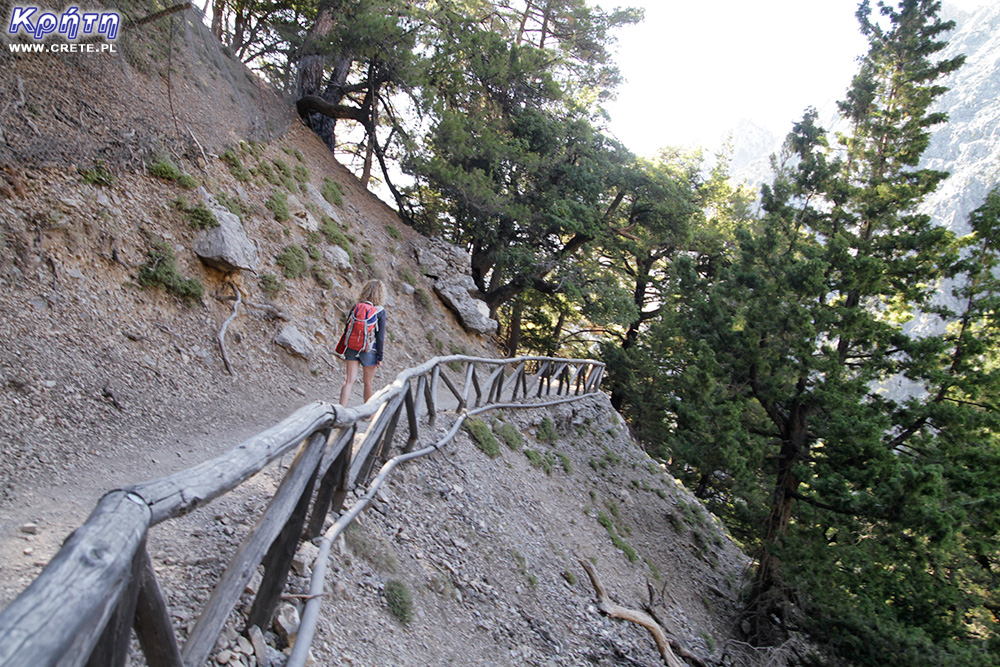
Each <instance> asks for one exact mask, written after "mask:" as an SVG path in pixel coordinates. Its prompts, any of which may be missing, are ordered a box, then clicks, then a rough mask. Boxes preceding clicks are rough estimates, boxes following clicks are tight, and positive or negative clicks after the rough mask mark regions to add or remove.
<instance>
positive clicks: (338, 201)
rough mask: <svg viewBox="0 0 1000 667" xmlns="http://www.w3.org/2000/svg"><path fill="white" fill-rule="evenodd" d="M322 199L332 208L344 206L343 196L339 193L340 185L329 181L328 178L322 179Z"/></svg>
mask: <svg viewBox="0 0 1000 667" xmlns="http://www.w3.org/2000/svg"><path fill="white" fill-rule="evenodd" d="M322 193H323V199H325V200H327V201H328V202H330V203H331V204H333V205H334V206H343V205H344V194H343V193H342V192H341V191H340V185H338V184H337V183H336V182H335V181H331V180H330V178H329V177H324V178H323V190H322Z"/></svg>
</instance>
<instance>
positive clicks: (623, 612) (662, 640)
mask: <svg viewBox="0 0 1000 667" xmlns="http://www.w3.org/2000/svg"><path fill="white" fill-rule="evenodd" d="M577 560H578V561H579V562H580V565H581V566H583V569H584V570H586V571H587V576H588V577H590V583H591V584H592V585H593V586H594V593H595V594H596V595H597V607H598V609H600V610H601V611H602V612H604V613H605V614H607V615H608V616H610V617H612V618H620V619H622V620H625V621H631V622H633V623H635V624H637V625H641V626H642V627H644V628H646V629H647V630H648V631H649V634H651V635H653V641H655V642H656V648H658V649H659V651H660V657H662V658H663V663H664V664H665V665H667V667H685V665H684V663H682V662H681V661H680V658H678V657H677V656H676V655H675V654H674V652H673V649H671V648H670V640H669V639H668V638H667V634H666V633H665V632H664V631H663V628H661V627H660V625H659V624H658V623H657V622H656V621H654V620H653V618H652V616H650V615H649V614H647V613H645V612H642V611H637V610H635V609H628V608H627V607H622V606H621V605H617V604H615V603H614V602H612V601H611V598H609V597H608V593H607V591H606V590H605V589H604V584H602V583H601V580H600V579H599V578H598V576H597V572H596V571H595V570H594V567H593V566H592V565H591V564H590V563H588V562H587V561H585V560H584V559H582V558H578V559H577Z"/></svg>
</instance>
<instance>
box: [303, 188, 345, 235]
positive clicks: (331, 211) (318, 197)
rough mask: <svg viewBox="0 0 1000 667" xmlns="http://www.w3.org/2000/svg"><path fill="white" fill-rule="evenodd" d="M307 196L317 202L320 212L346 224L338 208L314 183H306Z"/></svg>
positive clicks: (341, 223)
mask: <svg viewBox="0 0 1000 667" xmlns="http://www.w3.org/2000/svg"><path fill="white" fill-rule="evenodd" d="M306 196H307V197H309V199H310V201H312V203H314V204H316V207H317V208H319V210H320V213H322V214H323V215H325V216H327V217H329V218H331V219H332V220H333V221H334V222H336V223H337V224H338V225H340V226H341V227H343V226H344V221H343V220H342V219H341V217H340V213H338V212H337V209H336V208H334V206H333V204H331V203H330V202H328V201H327V200H326V198H325V197H323V193H322V192H320V191H319V189H317V188H316V186H315V185H313V184H312V183H306Z"/></svg>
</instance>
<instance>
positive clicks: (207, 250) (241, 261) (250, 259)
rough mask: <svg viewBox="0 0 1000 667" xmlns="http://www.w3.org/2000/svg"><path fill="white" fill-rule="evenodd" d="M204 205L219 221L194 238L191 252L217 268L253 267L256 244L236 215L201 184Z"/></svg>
mask: <svg viewBox="0 0 1000 667" xmlns="http://www.w3.org/2000/svg"><path fill="white" fill-rule="evenodd" d="M199 191H200V192H201V198H202V201H203V202H204V204H205V208H207V209H208V210H209V211H211V212H212V215H214V216H215V219H216V220H218V221H219V226H218V227H213V228H211V229H206V230H205V231H204V232H202V234H201V235H200V236H199V237H198V238H197V239H196V240H195V242H194V252H195V254H197V255H198V257H199V258H200V259H201V261H202V262H204V263H205V264H207V265H208V266H211V267H213V268H216V269H219V270H220V271H227V272H229V271H256V270H257V265H258V263H259V261H260V260H259V259H258V257H257V248H256V247H255V246H254V245H253V243H251V242H250V239H249V238H247V233H246V230H245V229H244V228H243V222H242V221H240V218H239V216H238V215H236V214H234V213H232V212H231V211H230V210H229V209H227V208H226V207H225V206H223V205H222V204H220V203H219V202H218V201H216V199H215V197H213V196H212V195H210V194H209V193H208V191H206V190H205V188H199Z"/></svg>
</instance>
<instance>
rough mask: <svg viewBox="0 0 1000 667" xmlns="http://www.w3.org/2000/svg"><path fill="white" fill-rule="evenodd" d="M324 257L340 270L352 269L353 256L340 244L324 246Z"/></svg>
mask: <svg viewBox="0 0 1000 667" xmlns="http://www.w3.org/2000/svg"><path fill="white" fill-rule="evenodd" d="M323 259H325V260H326V261H327V262H329V263H330V265H331V266H333V268H335V269H337V270H338V271H349V270H350V269H351V256H350V255H348V254H347V251H346V250H344V249H343V248H341V247H340V246H339V245H334V246H327V247H326V248H324V249H323Z"/></svg>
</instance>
